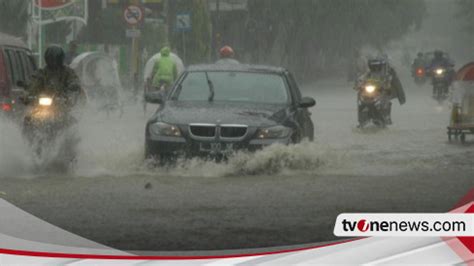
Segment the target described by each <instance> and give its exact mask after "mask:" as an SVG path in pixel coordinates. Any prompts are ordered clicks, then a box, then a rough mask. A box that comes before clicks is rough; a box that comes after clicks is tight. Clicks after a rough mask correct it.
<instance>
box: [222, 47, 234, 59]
mask: <svg viewBox="0 0 474 266" xmlns="http://www.w3.org/2000/svg"><path fill="white" fill-rule="evenodd" d="M219 54H220V56H221V58H230V57H234V49H232V47H230V46H228V45H226V46H224V47H222V48H221V49H220V50H219Z"/></svg>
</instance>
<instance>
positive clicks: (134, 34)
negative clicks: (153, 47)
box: [125, 29, 142, 38]
mask: <svg viewBox="0 0 474 266" xmlns="http://www.w3.org/2000/svg"><path fill="white" fill-rule="evenodd" d="M141 35H142V32H141V31H140V30H137V29H127V30H125V36H127V38H139V37H140V36H141Z"/></svg>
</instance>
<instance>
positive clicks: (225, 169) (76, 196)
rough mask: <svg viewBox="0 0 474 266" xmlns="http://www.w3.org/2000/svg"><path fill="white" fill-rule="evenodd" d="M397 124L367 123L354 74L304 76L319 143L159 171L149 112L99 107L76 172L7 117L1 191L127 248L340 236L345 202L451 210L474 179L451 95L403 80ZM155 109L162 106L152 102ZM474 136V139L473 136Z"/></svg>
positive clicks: (89, 119)
mask: <svg viewBox="0 0 474 266" xmlns="http://www.w3.org/2000/svg"><path fill="white" fill-rule="evenodd" d="M403 82H404V84H405V86H406V88H405V90H406V94H407V104H405V105H404V106H399V104H398V103H397V102H396V101H395V102H394V104H393V111H392V119H393V122H394V124H393V125H392V126H390V127H389V128H388V129H385V130H378V129H367V130H359V129H357V128H356V124H357V121H356V112H355V111H356V102H355V99H356V92H355V91H353V90H352V89H351V85H352V84H350V83H347V82H344V81H334V80H328V81H321V82H319V83H316V84H313V85H311V86H304V88H303V94H304V95H305V96H312V97H314V98H315V99H316V101H317V105H316V106H315V107H314V108H312V109H311V112H312V114H313V121H314V124H315V142H313V143H308V142H305V143H301V144H298V145H294V146H290V147H286V146H272V147H269V148H267V149H265V150H263V151H259V152H257V153H255V154H245V153H242V154H237V155H236V156H235V157H234V158H232V159H230V160H229V161H228V162H226V163H220V164H217V163H213V162H204V161H202V160H199V159H195V160H191V161H182V162H179V163H178V165H177V166H176V167H172V168H166V169H163V168H157V169H150V168H148V167H147V165H146V164H145V163H143V144H144V126H145V121H146V117H149V116H150V115H151V111H150V112H149V113H148V114H147V115H146V116H145V115H144V114H143V111H142V110H141V106H139V105H135V106H134V105H129V106H127V107H126V110H125V114H124V116H123V117H122V118H118V116H117V117H114V116H111V117H110V118H109V119H107V118H106V116H105V114H101V113H97V112H94V111H91V112H90V113H89V114H86V115H85V116H84V117H83V120H82V122H81V123H80V126H79V132H80V136H81V138H82V141H81V144H80V146H79V158H78V163H77V166H76V169H75V172H74V173H73V174H71V175H68V176H63V175H60V174H37V173H35V171H34V170H33V169H34V167H33V166H32V165H31V160H29V159H28V158H29V151H28V148H27V145H25V144H24V143H23V141H22V140H21V137H20V135H19V131H18V130H17V129H15V128H14V127H13V126H11V125H6V124H2V125H0V127H1V132H2V135H1V137H0V138H1V141H0V159H1V161H0V176H1V179H0V191H1V194H0V197H2V198H4V199H6V200H7V201H9V202H11V203H13V204H15V205H17V206H18V207H20V208H22V209H24V210H26V211H28V212H30V213H32V214H34V215H36V216H38V217H40V218H42V219H44V220H46V221H48V222H50V223H52V224H55V225H57V226H59V227H61V228H63V229H66V230H68V231H71V232H73V233H76V234H78V235H81V236H83V237H86V238H89V239H91V240H94V241H97V242H100V243H102V244H105V245H109V246H112V247H115V248H120V249H124V250H203V249H231V248H250V247H268V246H277V245H289V244H302V243H311V242H320V241H328V240H334V239H336V238H335V237H334V236H333V234H332V230H333V227H334V221H335V219H336V216H337V215H338V214H339V213H341V212H445V211H448V210H449V209H450V208H451V207H453V206H454V205H455V203H456V201H457V200H459V199H460V198H461V197H462V196H463V195H464V194H465V193H467V191H468V190H469V188H473V187H474V164H473V163H472V162H473V160H472V158H473V155H474V151H473V147H474V146H473V145H471V144H466V145H461V144H456V143H454V144H450V143H448V141H447V135H446V126H447V125H448V121H449V104H448V103H446V104H444V105H442V106H439V105H438V104H437V103H436V102H435V101H434V100H432V99H431V98H430V93H431V89H430V87H429V86H426V87H416V86H414V85H412V83H411V82H410V81H409V80H403ZM149 109H151V108H149ZM473 143H474V142H473Z"/></svg>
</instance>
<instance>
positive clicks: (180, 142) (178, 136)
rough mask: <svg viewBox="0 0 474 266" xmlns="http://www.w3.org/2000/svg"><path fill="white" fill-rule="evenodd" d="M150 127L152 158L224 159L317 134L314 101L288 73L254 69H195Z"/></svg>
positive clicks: (155, 98) (156, 98)
mask: <svg viewBox="0 0 474 266" xmlns="http://www.w3.org/2000/svg"><path fill="white" fill-rule="evenodd" d="M146 100H147V101H148V102H151V103H158V104H160V106H159V108H158V110H157V111H156V113H155V115H154V116H153V117H152V118H151V119H150V120H149V121H148V123H147V125H146V133H145V138H146V143H145V155H146V157H147V158H150V157H154V158H161V159H166V158H175V157H176V156H177V155H185V156H222V155H224V156H225V155H228V154H230V153H232V152H234V151H236V150H248V151H254V150H257V149H260V148H262V147H265V146H268V145H271V144H274V143H281V144H291V143H298V142H300V141H301V140H303V139H305V138H306V139H309V140H312V139H313V136H314V132H313V123H312V121H311V113H310V112H309V111H308V109H307V108H309V107H312V106H314V105H315V101H314V99H312V98H308V97H302V96H301V93H300V90H299V88H298V86H297V84H296V82H295V80H294V78H293V76H292V75H291V73H289V72H288V71H287V70H286V69H283V68H275V67H267V66H253V65H228V66H224V65H219V66H216V65H199V66H191V67H189V68H188V69H187V70H186V71H185V72H184V73H183V74H182V75H181V76H180V78H179V79H178V80H177V82H176V83H175V85H174V86H173V87H172V88H171V89H170V92H169V93H168V94H167V96H162V95H160V94H154V95H153V94H150V95H147V96H146Z"/></svg>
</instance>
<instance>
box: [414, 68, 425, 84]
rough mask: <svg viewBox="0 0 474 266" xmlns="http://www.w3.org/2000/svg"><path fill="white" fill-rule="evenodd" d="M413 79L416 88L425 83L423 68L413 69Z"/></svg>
mask: <svg viewBox="0 0 474 266" xmlns="http://www.w3.org/2000/svg"><path fill="white" fill-rule="evenodd" d="M412 76H413V78H414V79H415V83H416V85H418V86H421V85H423V84H425V82H426V75H425V68H424V67H416V68H415V69H414V73H412Z"/></svg>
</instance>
